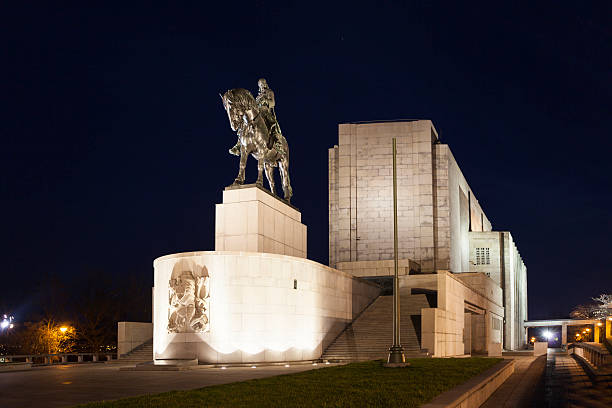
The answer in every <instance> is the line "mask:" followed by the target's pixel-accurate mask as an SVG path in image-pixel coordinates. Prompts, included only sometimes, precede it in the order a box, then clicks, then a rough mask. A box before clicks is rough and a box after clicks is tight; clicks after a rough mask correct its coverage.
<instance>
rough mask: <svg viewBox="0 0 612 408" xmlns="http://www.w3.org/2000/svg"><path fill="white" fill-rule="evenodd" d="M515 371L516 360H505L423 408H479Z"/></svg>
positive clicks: (441, 395) (422, 407)
mask: <svg viewBox="0 0 612 408" xmlns="http://www.w3.org/2000/svg"><path fill="white" fill-rule="evenodd" d="M512 373H514V360H504V361H501V362H500V363H499V364H497V365H495V366H493V367H491V368H489V369H488V370H486V371H485V372H483V373H481V374H479V375H477V376H476V377H474V378H471V379H469V380H468V381H466V382H465V383H463V384H461V385H459V386H457V387H455V388H453V389H452V390H448V391H446V392H444V393H442V394H440V395H438V396H437V397H436V398H434V399H433V400H432V401H431V402H430V403H428V404H425V405H422V406H421V408H442V407H445V408H455V407H461V408H477V407H480V406H481V405H482V404H484V402H485V401H486V400H487V399H488V398H489V397H490V396H491V394H493V393H494V392H495V391H496V390H497V389H498V388H499V387H500V386H501V385H502V384H503V383H504V381H506V380H507V379H508V378H509V377H510V376H511V375H512Z"/></svg>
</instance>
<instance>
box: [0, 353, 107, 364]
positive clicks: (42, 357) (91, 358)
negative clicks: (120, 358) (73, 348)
mask: <svg viewBox="0 0 612 408" xmlns="http://www.w3.org/2000/svg"><path fill="white" fill-rule="evenodd" d="M114 359H117V354H116V353H56V354H20V355H12V356H0V363H32V364H36V365H51V364H67V363H88V362H89V363H91V362H98V361H111V360H114Z"/></svg>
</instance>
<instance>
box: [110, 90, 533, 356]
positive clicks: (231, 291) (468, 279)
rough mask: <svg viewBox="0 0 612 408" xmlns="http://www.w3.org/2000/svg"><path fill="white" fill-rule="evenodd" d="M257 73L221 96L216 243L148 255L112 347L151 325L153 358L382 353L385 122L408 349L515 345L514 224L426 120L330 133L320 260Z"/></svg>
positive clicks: (387, 319)
mask: <svg viewBox="0 0 612 408" xmlns="http://www.w3.org/2000/svg"><path fill="white" fill-rule="evenodd" d="M258 86H259V93H258V95H257V97H254V96H253V95H252V94H251V93H250V91H248V90H246V89H241V88H239V89H232V90H229V91H227V92H226V93H225V94H224V95H222V96H221V98H222V102H223V107H224V108H225V111H226V113H227V117H228V120H229V124H230V128H231V129H232V130H233V131H234V132H235V134H236V136H237V142H236V144H235V145H234V146H233V147H232V148H231V149H230V150H229V153H230V154H232V155H236V156H239V157H240V159H239V160H237V164H238V173H237V176H236V178H235V180H234V182H233V183H232V184H231V185H230V186H228V187H225V188H224V189H223V191H222V202H221V203H218V204H217V206H216V214H215V231H214V234H215V248H214V250H208V251H197V252H185V253H177V254H170V255H165V256H161V257H159V258H157V259H155V260H154V262H153V266H154V287H153V322H152V327H150V326H149V327H142V324H140V325H134V324H130V323H129V322H125V323H122V324H120V325H119V338H118V346H119V354H120V355H121V356H124V355H129V353H130V351H131V350H133V349H135V348H138V347H139V344H141V343H143V342H146V337H147V333H150V332H152V336H153V339H152V348H153V358H154V363H155V365H169V364H170V365H185V364H202V363H208V364H231V363H241V364H242V363H249V364H250V363H258V362H281V361H298V360H301V361H303V360H319V359H322V360H328V361H335V360H362V359H377V358H386V356H387V353H388V349H389V346H390V345H391V341H392V333H391V332H392V301H391V298H392V296H389V295H390V291H389V287H390V282H391V279H392V274H393V271H394V261H393V252H394V251H393V247H394V240H393V216H392V214H393V210H392V208H393V207H392V150H391V146H392V139H394V138H395V139H396V140H397V159H398V160H397V174H398V177H397V181H398V183H397V184H398V189H397V190H398V200H397V204H398V218H397V221H398V245H399V271H400V276H399V286H400V290H399V297H400V311H401V321H400V323H401V324H400V332H401V343H402V346H403V347H404V350H405V352H406V355H408V356H423V357H427V356H433V357H443V356H456V355H465V354H486V355H500V354H501V351H502V348H505V349H518V348H521V347H523V346H524V345H525V334H524V333H525V332H524V328H523V326H524V321H525V320H526V319H527V301H526V295H527V283H526V282H527V280H526V269H525V265H524V264H523V262H522V260H521V257H520V255H519V253H518V250H517V248H516V245H515V243H514V241H513V238H512V236H511V234H510V233H509V232H507V231H493V227H492V225H491V222H490V220H489V219H488V218H487V216H486V215H485V213H484V211H483V209H482V207H481V205H480V204H479V202H478V200H477V199H476V196H475V194H474V193H473V191H472V190H471V189H470V187H469V185H468V183H467V181H466V179H465V178H464V176H463V175H462V173H461V170H460V169H459V166H458V165H457V162H456V161H455V159H454V158H453V155H452V153H451V151H450V149H449V147H448V146H447V145H445V144H442V143H441V142H440V141H439V139H438V135H437V132H436V130H435V128H434V126H433V124H432V123H431V121H428V120H415V121H397V122H372V123H347V124H340V125H339V143H338V145H336V146H334V147H333V148H331V149H329V263H330V264H329V266H327V265H322V264H320V263H317V262H314V261H310V260H308V259H307V231H308V229H307V226H306V225H304V224H303V223H302V217H301V212H300V211H299V209H297V208H295V207H294V206H292V205H291V204H290V200H291V197H292V196H293V195H294V194H295V193H296V192H294V190H293V188H292V186H291V181H290V177H289V171H290V165H289V164H290V162H289V157H290V156H289V143H288V141H287V139H286V138H285V135H283V134H282V133H281V130H280V129H281V128H280V126H279V124H278V121H277V119H276V113H275V109H274V107H275V98H274V92H272V90H271V89H270V88H269V86H268V84H267V81H266V80H265V79H260V80H259V83H258ZM228 133H229V132H228ZM234 140H236V139H234ZM322 148H323V147H322ZM249 156H251V157H253V158H254V159H255V160H257V168H258V177H257V180H256V181H255V183H253V184H249V183H247V182H246V180H245V168H246V165H247V158H248V157H249ZM275 169H278V170H279V172H280V175H281V181H282V192H283V197H282V198H281V197H279V196H277V195H276V192H277V191H276V190H277V188H276V187H275V183H274V172H275ZM264 174H265V176H266V179H267V181H268V186H269V189H266V188H264ZM220 190H221V189H220ZM220 193H221V191H220ZM297 194H299V189H297ZM211 233H212V232H211ZM320 238H321V237H316V239H320Z"/></svg>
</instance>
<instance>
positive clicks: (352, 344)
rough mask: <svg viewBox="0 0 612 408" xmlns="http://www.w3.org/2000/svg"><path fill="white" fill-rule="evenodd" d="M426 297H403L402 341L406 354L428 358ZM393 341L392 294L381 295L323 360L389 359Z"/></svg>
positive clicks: (336, 342) (345, 331)
mask: <svg viewBox="0 0 612 408" xmlns="http://www.w3.org/2000/svg"><path fill="white" fill-rule="evenodd" d="M429 307H432V306H430V304H429V302H428V300H427V296H426V295H424V294H419V295H402V296H401V297H400V318H401V322H400V329H401V330H400V341H401V344H402V347H404V351H405V354H406V357H427V353H426V352H424V351H421V309H422V308H429ZM392 343H393V296H379V297H378V299H376V300H375V301H374V302H373V303H372V304H371V305H370V306H369V307H368V308H367V309H366V310H365V311H364V312H363V313H362V314H361V315H359V316H358V317H357V318H356V319H355V320H354V321H353V323H352V324H351V325H350V326H348V327H347V328H346V329H345V330H344V331H343V332H342V333H341V334H340V335H339V336H338V337H337V338H336V339H335V340H334V341H333V342H332V344H330V346H329V347H328V348H327V349H326V350H325V351H324V352H323V355H322V356H321V359H322V360H328V361H361V360H376V359H386V358H387V355H388V350H389V347H390V346H391V344H392Z"/></svg>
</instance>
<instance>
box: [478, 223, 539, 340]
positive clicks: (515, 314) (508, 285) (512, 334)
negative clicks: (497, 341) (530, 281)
mask: <svg viewBox="0 0 612 408" xmlns="http://www.w3.org/2000/svg"><path fill="white" fill-rule="evenodd" d="M469 235H470V268H471V269H472V270H473V271H475V272H483V273H486V274H487V275H489V276H490V277H491V279H493V280H494V281H495V282H497V283H498V284H499V285H500V286H501V287H503V288H504V306H505V316H504V317H505V320H506V322H505V324H504V347H505V348H506V349H509V350H515V349H519V348H521V347H522V346H524V345H525V329H524V324H523V323H524V322H525V321H526V320H528V318H527V267H526V266H525V263H524V262H523V259H522V257H521V254H520V253H519V251H518V249H517V247H516V244H515V242H514V239H513V237H512V234H510V232H508V231H499V232H498V231H490V232H470V234H469ZM476 248H488V250H489V261H490V263H489V264H486V263H485V264H478V262H477V260H476Z"/></svg>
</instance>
